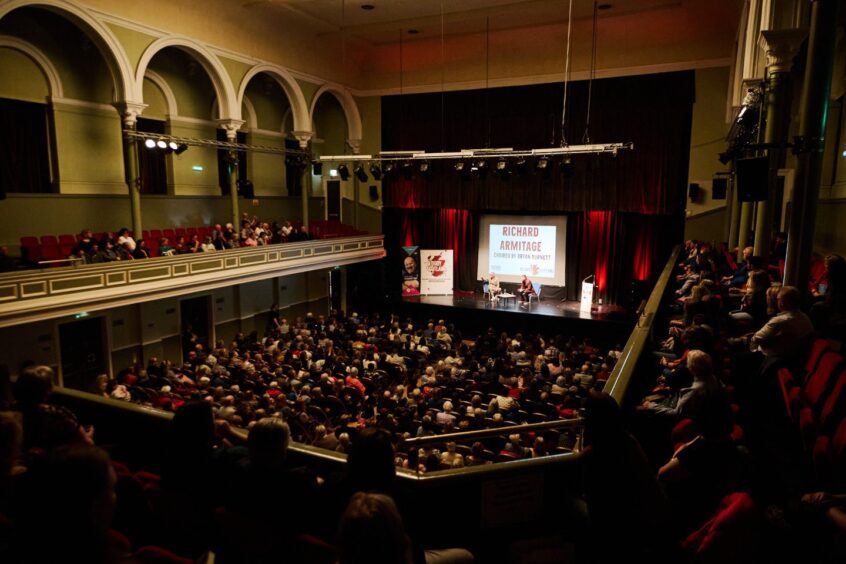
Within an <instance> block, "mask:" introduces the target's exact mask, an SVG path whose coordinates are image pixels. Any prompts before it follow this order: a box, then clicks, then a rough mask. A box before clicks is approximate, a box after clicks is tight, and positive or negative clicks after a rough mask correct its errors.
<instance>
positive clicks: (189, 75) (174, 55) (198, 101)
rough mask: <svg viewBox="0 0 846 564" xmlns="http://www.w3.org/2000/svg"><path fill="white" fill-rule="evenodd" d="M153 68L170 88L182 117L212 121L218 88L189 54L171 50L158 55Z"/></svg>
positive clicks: (153, 61)
mask: <svg viewBox="0 0 846 564" xmlns="http://www.w3.org/2000/svg"><path fill="white" fill-rule="evenodd" d="M149 68H150V69H151V70H153V71H155V72H157V73H158V74H159V75H161V77H162V78H163V79H164V80H165V81H166V82H167V84H168V85H169V86H170V89H171V90H172V91H173V95H174V97H175V98H176V101H177V106H178V109H179V115H180V116H183V117H192V118H197V119H204V120H208V119H211V117H212V105H213V104H214V102H215V98H216V95H215V90H214V87H213V86H212V82H211V80H210V79H209V76H208V74H206V71H205V69H204V68H203V67H202V66H201V65H200V64H199V63H197V62H196V61H195V60H194V59H192V58H191V57H190V56H189V55H188V54H187V53H185V52H184V51H181V50H179V49H177V48H175V47H168V48H166V49H163V50H162V51H159V52H158V53H156V55H155V56H154V57H153V60H152V61H150V66H149Z"/></svg>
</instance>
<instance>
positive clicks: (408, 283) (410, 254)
mask: <svg viewBox="0 0 846 564" xmlns="http://www.w3.org/2000/svg"><path fill="white" fill-rule="evenodd" d="M402 250H403V253H404V257H403V260H402V295H403V296H419V295H420V247H403V248H402Z"/></svg>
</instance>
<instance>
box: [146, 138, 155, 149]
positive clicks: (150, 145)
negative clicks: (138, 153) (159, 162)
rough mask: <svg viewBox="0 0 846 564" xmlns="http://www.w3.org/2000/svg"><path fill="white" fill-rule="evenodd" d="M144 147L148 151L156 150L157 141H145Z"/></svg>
mask: <svg viewBox="0 0 846 564" xmlns="http://www.w3.org/2000/svg"><path fill="white" fill-rule="evenodd" d="M144 146H145V147H147V148H148V149H155V148H156V140H155V139H147V140H146V141H144Z"/></svg>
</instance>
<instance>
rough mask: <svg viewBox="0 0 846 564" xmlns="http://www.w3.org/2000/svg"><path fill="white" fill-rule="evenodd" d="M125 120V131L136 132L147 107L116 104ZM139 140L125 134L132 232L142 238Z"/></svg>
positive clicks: (124, 163)
mask: <svg viewBox="0 0 846 564" xmlns="http://www.w3.org/2000/svg"><path fill="white" fill-rule="evenodd" d="M115 106H116V107H117V109H118V111H119V112H120V114H121V117H122V120H123V129H124V131H125V132H134V131H135V130H136V125H137V123H138V116H139V115H141V112H142V111H144V108H146V107H147V105H146V104H139V103H137V102H121V103H119V104H115ZM137 146H138V144H137V142H136V140H135V138H134V137H131V136H130V135H127V134H124V135H123V167H124V179H125V181H126V187H127V189H128V190H129V213H130V216H131V217H132V234H133V236H134V237H135V238H136V239H140V238H141V230H142V226H141V177H140V176H139V174H138V151H137Z"/></svg>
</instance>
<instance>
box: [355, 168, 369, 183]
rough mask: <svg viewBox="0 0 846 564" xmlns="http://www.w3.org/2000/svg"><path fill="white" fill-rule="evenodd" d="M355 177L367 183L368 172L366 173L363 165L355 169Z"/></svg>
mask: <svg viewBox="0 0 846 564" xmlns="http://www.w3.org/2000/svg"><path fill="white" fill-rule="evenodd" d="M354 172H355V177H356V178H358V179H359V180H360V181H361V182H367V172H365V170H364V167H363V166H362V165H358V166H357V167H355V171H354Z"/></svg>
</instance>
